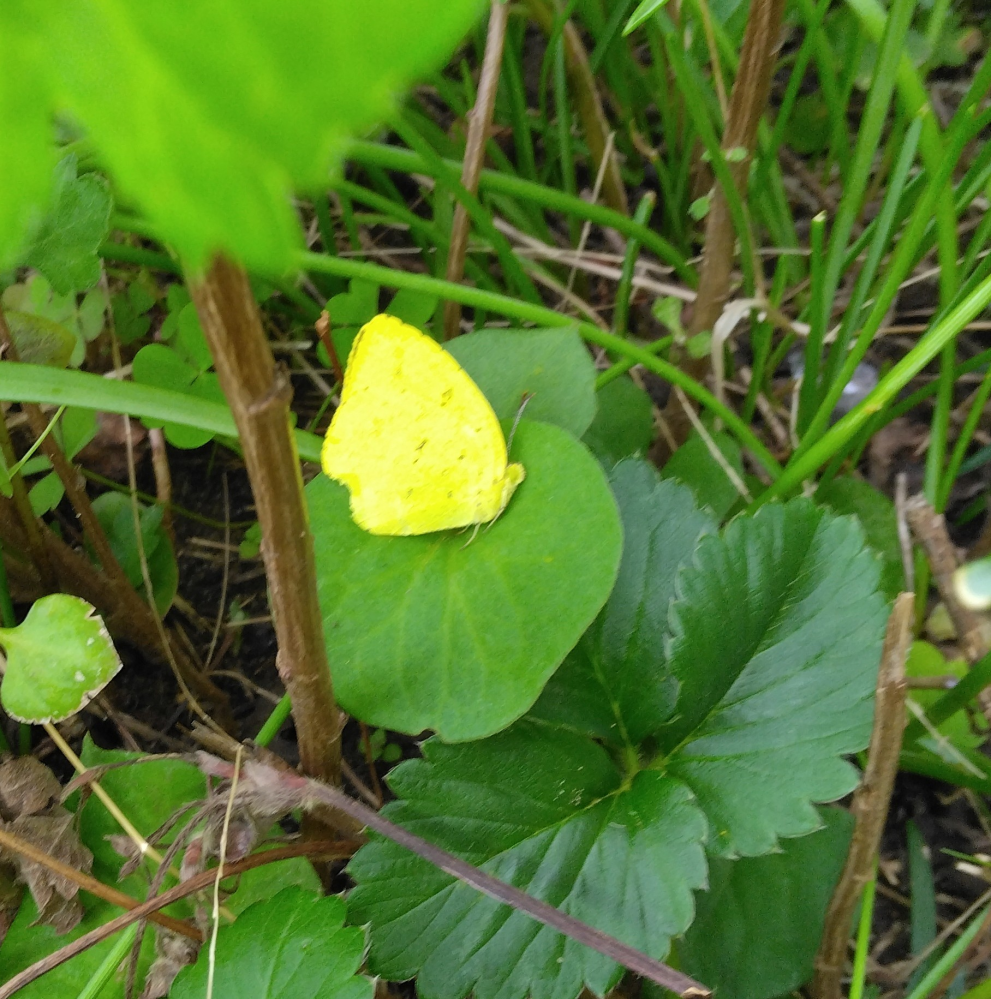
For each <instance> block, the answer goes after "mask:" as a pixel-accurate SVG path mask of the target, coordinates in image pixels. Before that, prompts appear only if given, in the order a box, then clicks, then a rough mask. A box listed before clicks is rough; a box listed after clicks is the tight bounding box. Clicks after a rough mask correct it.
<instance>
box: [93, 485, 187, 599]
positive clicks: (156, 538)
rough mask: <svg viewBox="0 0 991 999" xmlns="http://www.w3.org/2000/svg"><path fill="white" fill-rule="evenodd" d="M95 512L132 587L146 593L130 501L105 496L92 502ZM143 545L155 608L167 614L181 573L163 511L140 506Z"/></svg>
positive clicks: (159, 507) (106, 494) (114, 494)
mask: <svg viewBox="0 0 991 999" xmlns="http://www.w3.org/2000/svg"><path fill="white" fill-rule="evenodd" d="M93 512H94V513H95V514H96V516H97V519H98V520H99V521H100V524H101V526H102V527H103V530H104V533H105V534H106V536H107V541H108V542H109V543H110V547H111V549H112V550H113V553H114V555H115V556H116V557H117V561H118V562H119V563H120V565H121V568H122V569H123V570H124V572H125V573H126V574H127V578H128V580H130V583H131V585H132V586H133V587H134V588H135V589H136V590H137V591H138V592H139V593H143V592H144V591H145V585H144V573H143V572H142V569H141V551H140V550H139V549H138V544H137V538H136V535H135V532H134V510H133V509H132V507H131V500H130V497H128V496H125V495H123V494H122V493H118V492H105V493H102V494H101V495H100V496H98V497H97V498H96V499H95V500H94V501H93ZM138 515H139V519H140V521H141V544H142V549H143V551H144V557H145V560H146V562H147V564H148V575H149V576H150V577H151V585H152V590H153V592H154V594H155V606H156V607H157V608H158V611H159V613H160V614H164V613H165V612H166V611H167V610H168V609H169V607H171V606H172V601H173V600H174V599H175V595H176V589H177V587H178V585H179V570H178V567H177V565H176V560H175V553H174V552H173V550H172V542H171V540H170V538H169V535H168V532H167V531H166V530H165V529H164V528H163V527H162V507H161V506H158V505H157V504H156V505H153V506H145V505H144V504H139V512H138Z"/></svg>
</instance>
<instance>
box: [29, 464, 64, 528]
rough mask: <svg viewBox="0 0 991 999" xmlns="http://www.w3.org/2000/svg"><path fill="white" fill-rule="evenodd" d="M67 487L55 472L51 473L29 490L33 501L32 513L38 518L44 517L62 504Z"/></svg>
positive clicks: (30, 498)
mask: <svg viewBox="0 0 991 999" xmlns="http://www.w3.org/2000/svg"><path fill="white" fill-rule="evenodd" d="M64 495H65V486H63V485H62V480H61V479H60V478H59V477H58V475H57V474H56V473H55V472H49V473H48V474H47V475H46V476H44V477H43V478H40V479H38V481H37V482H36V483H35V484H34V485H33V486H32V487H31V488H30V489H29V490H28V499H29V500H30V501H31V512H32V513H33V514H34V515H35V516H36V517H42V516H44V515H45V514H46V513H48V512H49V511H51V510H54V509H55V507H57V506H58V505H59V503H61V502H62V497H63V496H64Z"/></svg>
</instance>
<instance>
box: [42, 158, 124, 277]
mask: <svg viewBox="0 0 991 999" xmlns="http://www.w3.org/2000/svg"><path fill="white" fill-rule="evenodd" d="M112 210H113V199H112V198H111V196H110V188H109V186H108V184H107V182H106V181H105V180H104V179H103V178H102V177H98V176H97V175H96V174H91V173H90V174H85V175H84V176H82V177H77V176H76V157H75V156H74V155H71V154H70V155H69V156H66V157H64V158H63V159H62V160H61V161H60V162H59V164H58V166H56V168H55V183H54V195H53V200H52V207H51V209H50V210H49V212H48V214H47V215H46V216H45V217H44V218H43V219H42V221H41V224H40V225H39V227H38V229H37V230H36V232H35V233H34V237H33V239H32V242H31V245H30V246H29V247H28V250H27V252H26V253H25V257H24V262H25V263H27V264H29V265H30V266H31V267H36V268H37V269H38V270H39V271H41V273H42V274H44V275H45V277H46V278H48V280H49V282H50V283H51V286H52V287H53V288H54V289H55V291H57V292H59V293H60V294H63V295H64V294H68V293H70V292H76V291H85V290H86V289H87V288H91V287H92V286H93V285H94V284H96V282H97V281H99V280H100V258H99V255H98V254H97V250H98V249H99V247H100V244H101V243H102V242H103V241H104V240H105V239H106V238H107V235H108V234H109V232H110V212H111V211H112Z"/></svg>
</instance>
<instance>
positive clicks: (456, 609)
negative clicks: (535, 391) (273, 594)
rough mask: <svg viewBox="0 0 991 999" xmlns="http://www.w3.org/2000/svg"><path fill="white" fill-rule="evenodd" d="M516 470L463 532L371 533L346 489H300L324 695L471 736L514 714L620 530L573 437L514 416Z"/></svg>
mask: <svg viewBox="0 0 991 999" xmlns="http://www.w3.org/2000/svg"><path fill="white" fill-rule="evenodd" d="M513 459H514V460H518V461H521V462H522V463H523V465H524V467H525V468H526V473H527V474H526V480H525V481H524V482H523V484H522V485H521V486H520V487H519V489H517V491H516V493H515V494H514V495H513V498H512V500H511V501H510V503H509V505H508V506H507V507H506V510H505V511H504V512H503V514H502V516H501V517H500V518H499V519H498V520H496V521H495V522H494V523H493V524H491V525H485V526H483V527H482V528H481V529H480V530H479V531H478V533H477V535H475V536H473V535H472V533H471V532H470V531H461V532H455V531H448V532H439V533H436V534H425V535H420V536H418V537H408V538H392V537H375V536H373V535H371V534H367V533H366V532H365V531H363V530H361V528H359V527H358V526H357V525H356V524H355V523H354V522H353V521H352V519H351V515H350V510H349V507H348V493H347V490H346V489H345V488H344V487H343V486H340V485H338V484H337V483H335V482H332V481H331V480H330V479H328V478H327V477H326V476H323V475H320V476H318V477H317V478H316V479H314V480H313V481H312V482H311V483H310V484H309V485H308V486H307V497H308V500H309V507H310V521H311V526H312V528H313V533H314V537H315V542H316V558H317V585H318V590H319V594H320V604H321V609H322V611H323V618H324V632H325V636H326V640H327V653H328V658H329V660H330V665H331V669H332V672H333V676H334V692H335V694H336V695H337V697H338V699H339V701H340V703H341V705H342V706H343V707H344V708H345V710H347V711H348V712H350V713H351V714H353V715H355V716H357V717H358V718H361V719H362V720H363V721H366V722H368V723H370V724H372V725H379V726H382V727H385V728H390V729H394V730H398V731H403V732H411V733H416V732H420V731H422V730H423V729H426V728H432V729H435V730H437V731H438V732H439V733H440V734H441V735H442V736H443V737H444V738H445V739H448V740H453V741H458V740H463V739H474V738H480V737H481V736H484V735H488V734H490V733H492V732H495V731H498V730H499V729H501V728H503V727H505V726H506V725H508V724H509V723H510V722H512V721H513V720H515V719H516V718H518V717H520V715H522V714H523V712H524V711H526V710H527V708H529V707H530V705H531V704H532V703H533V702H534V700H535V699H536V697H537V695H538V694H539V693H540V690H541V688H542V687H543V685H544V683H545V682H546V680H547V678H548V677H549V676H550V674H551V673H552V672H553V671H554V669H555V668H556V667H557V665H558V664H559V663H560V662H561V660H562V659H563V658H564V656H565V654H566V653H567V652H568V650H569V649H570V648H571V647H572V646H573V645H574V644H575V642H576V641H578V638H579V636H580V635H581V633H582V632H583V631H584V629H585V628H586V627H587V626H588V624H589V623H590V622H591V620H592V619H593V618H594V617H595V614H596V612H597V611H598V610H599V608H600V607H601V606H602V604H603V602H604V601H605V599H606V597H607V596H608V595H609V591H610V589H611V588H612V584H613V580H614V579H615V577H616V569H617V565H618V562H619V555H620V548H621V528H620V524H619V518H618V516H617V512H616V504H615V502H614V500H613V497H612V494H611V493H610V491H609V487H608V485H607V483H606V481H605V478H604V476H603V474H602V471H601V469H600V467H599V465H598V464H597V463H596V461H595V460H594V459H593V458H592V456H591V455H590V454H589V453H588V452H587V451H586V450H585V448H584V447H582V445H580V444H579V443H578V442H577V441H575V440H574V438H572V437H570V436H569V435H567V434H566V433H564V431H562V430H560V429H558V428H557V427H553V426H550V425H547V424H540V423H528V422H523V423H521V424H520V427H519V429H518V432H517V434H516V439H515V442H514V445H513Z"/></svg>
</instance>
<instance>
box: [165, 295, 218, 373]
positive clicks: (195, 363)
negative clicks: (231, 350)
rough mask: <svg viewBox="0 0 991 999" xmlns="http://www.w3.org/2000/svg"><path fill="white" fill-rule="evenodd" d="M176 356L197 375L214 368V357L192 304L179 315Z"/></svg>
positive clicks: (173, 342)
mask: <svg viewBox="0 0 991 999" xmlns="http://www.w3.org/2000/svg"><path fill="white" fill-rule="evenodd" d="M172 347H173V349H174V350H175V352H176V354H178V355H179V357H180V358H181V359H182V360H183V361H185V362H186V363H187V364H189V365H191V366H192V367H193V368H194V369H195V370H196V372H197V374H199V373H202V372H204V371H208V370H209V369H210V368H211V367H213V357H212V355H211V354H210V348H209V346H208V345H207V342H206V337H205V336H204V335H203V327H202V326H200V317H199V316H198V315H197V314H196V306H195V305H193V303H192V302H190V303H189V305H187V306H186V307H185V308H184V309H183V310H182V312H180V313H179V323H178V331H177V333H176V336H175V339H174V340H173V341H172Z"/></svg>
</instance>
